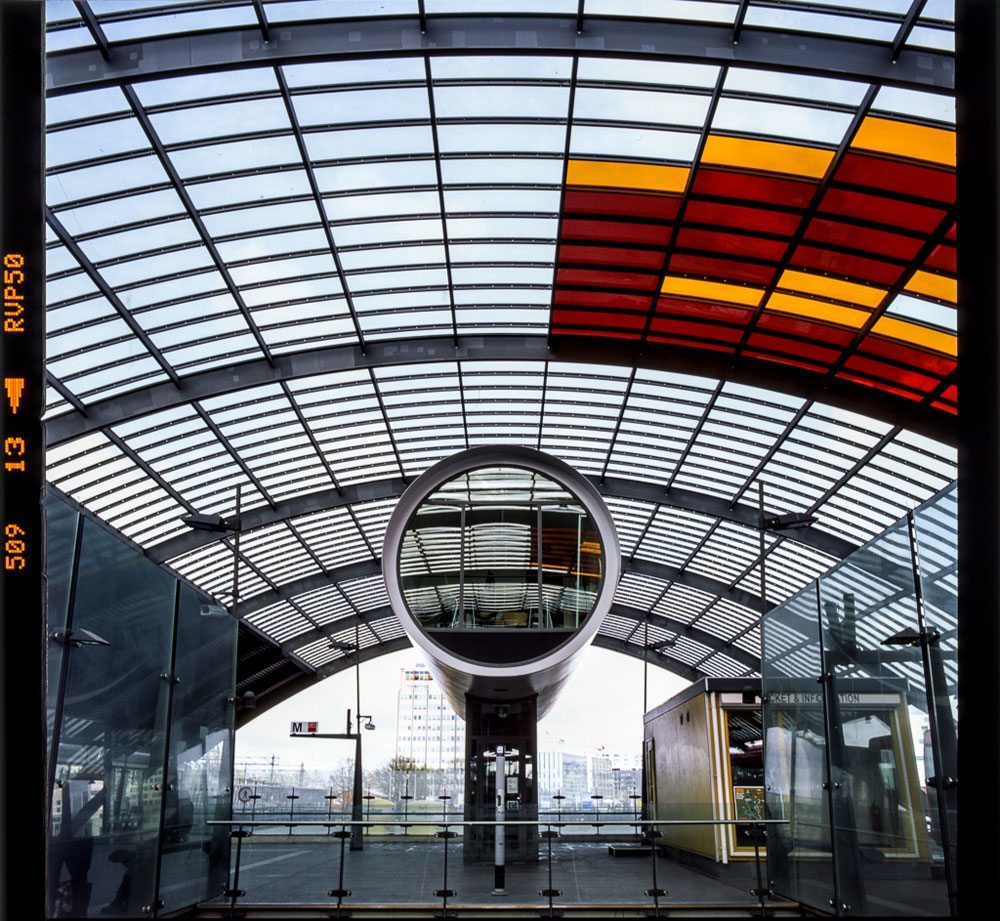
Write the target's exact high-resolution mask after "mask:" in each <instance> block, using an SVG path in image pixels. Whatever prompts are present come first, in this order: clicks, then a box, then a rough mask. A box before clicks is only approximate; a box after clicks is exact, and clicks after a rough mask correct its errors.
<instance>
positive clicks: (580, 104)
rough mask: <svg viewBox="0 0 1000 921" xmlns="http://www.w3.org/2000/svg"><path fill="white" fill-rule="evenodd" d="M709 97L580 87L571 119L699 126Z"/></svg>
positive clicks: (703, 118)
mask: <svg viewBox="0 0 1000 921" xmlns="http://www.w3.org/2000/svg"><path fill="white" fill-rule="evenodd" d="M710 101H711V100H710V97H709V96H708V95H707V94H706V95H699V96H695V95H691V94H687V93H665V92H656V91H651V90H650V91H646V90H627V89H602V88H596V87H587V86H581V87H580V88H579V89H577V91H576V96H575V98H574V102H573V118H574V120H576V121H581V120H584V119H599V120H602V121H610V122H636V123H638V124H645V123H647V122H652V123H654V124H660V125H685V126H689V127H692V128H700V127H701V126H702V125H704V124H705V116H706V114H707V113H708V106H709V102H710Z"/></svg>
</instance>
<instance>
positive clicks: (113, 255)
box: [78, 217, 201, 263]
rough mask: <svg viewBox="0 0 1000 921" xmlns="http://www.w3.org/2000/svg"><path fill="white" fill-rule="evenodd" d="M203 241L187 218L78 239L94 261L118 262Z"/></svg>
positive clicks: (81, 246)
mask: <svg viewBox="0 0 1000 921" xmlns="http://www.w3.org/2000/svg"><path fill="white" fill-rule="evenodd" d="M196 241H198V242H200V241H201V236H200V234H199V233H198V230H197V228H196V227H195V226H194V224H193V223H192V222H191V221H190V220H188V219H187V218H186V217H185V218H182V219H176V220H166V221H158V222H152V221H151V222H149V223H148V224H145V225H143V226H142V227H137V228H134V229H132V230H123V231H120V232H118V233H107V234H102V235H101V236H99V237H92V238H91V239H89V240H79V241H78V242H79V244H80V249H82V250H83V252H84V253H85V254H86V256H87V257H88V258H89V259H91V260H92V261H93V262H96V263H100V262H103V261H105V260H109V259H118V258H120V257H122V256H127V255H129V254H131V253H137V252H144V251H148V250H156V249H166V248H167V247H171V246H179V245H182V244H184V243H193V242H196Z"/></svg>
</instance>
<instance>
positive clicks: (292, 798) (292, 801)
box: [285, 787, 299, 835]
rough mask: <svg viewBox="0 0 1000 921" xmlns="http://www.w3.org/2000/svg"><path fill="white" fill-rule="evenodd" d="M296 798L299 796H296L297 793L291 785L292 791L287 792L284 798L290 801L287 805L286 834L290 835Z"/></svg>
mask: <svg viewBox="0 0 1000 921" xmlns="http://www.w3.org/2000/svg"><path fill="white" fill-rule="evenodd" d="M298 798H299V797H298V795H297V794H296V792H295V787H292V792H291V793H289V794H288V796H286V797H285V799H287V800H289V801H290V802H289V805H288V834H289V835H291V833H292V823H293V822H294V821H295V801H296V800H297V799H298Z"/></svg>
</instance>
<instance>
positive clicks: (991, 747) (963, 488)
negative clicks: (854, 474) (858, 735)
mask: <svg viewBox="0 0 1000 921" xmlns="http://www.w3.org/2000/svg"><path fill="white" fill-rule="evenodd" d="M955 12H956V22H955V25H956V30H955V31H956V42H957V44H956V67H955V76H956V90H957V104H958V111H957V115H958V235H959V238H958V286H959V288H958V291H959V313H958V353H959V368H960V376H961V379H960V384H961V387H960V396H959V414H958V421H959V465H958V470H959V475H958V479H959V489H958V577H959V583H958V584H959V588H958V674H959V679H958V681H959V684H958V707H959V731H958V765H959V767H958V775H959V776H958V788H957V790H958V800H959V813H958V851H959V859H958V906H959V914H960V915H968V916H970V917H972V916H973V915H975V914H976V913H977V910H978V906H981V905H987V904H993V903H995V900H996V887H997V882H998V880H1000V843H998V838H997V835H998V829H1000V793H998V791H1000V785H998V779H997V778H998V771H997V764H998V747H997V740H998V738H1000V552H998V549H1000V548H998V541H997V531H998V527H1000V488H998V480H1000V438H998V422H1000V414H998V404H1000V373H998V367H997V363H998V360H1000V324H998V317H997V311H998V309H1000V298H998V292H997V282H998V272H997V264H998V260H1000V247H998V237H997V190H998V183H997V104H998V94H997V78H998V76H1000V74H998V71H997V59H996V46H997V37H998V23H1000V16H998V11H997V5H996V3H995V2H994V0H958V2H957V3H956V9H955Z"/></svg>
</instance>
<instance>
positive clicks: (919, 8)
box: [890, 0, 927, 64]
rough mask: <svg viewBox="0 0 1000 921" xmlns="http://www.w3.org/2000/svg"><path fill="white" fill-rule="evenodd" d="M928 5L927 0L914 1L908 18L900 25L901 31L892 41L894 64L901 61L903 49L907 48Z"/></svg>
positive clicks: (908, 12)
mask: <svg viewBox="0 0 1000 921" xmlns="http://www.w3.org/2000/svg"><path fill="white" fill-rule="evenodd" d="M926 5H927V0H913V2H912V3H911V4H910V8H909V9H908V10H907V11H906V16H905V18H904V19H903V21H902V22H901V23H900V26H899V31H898V32H897V33H896V37H895V38H893V40H892V54H891V56H890V60H891V61H892V63H893V64H895V63H896V61H898V60H899V56H900V54H902V52H903V48H904V47H906V42H907V41H908V40H909V38H910V33H911V32H912V31H913V27H914V26H915V25H916V24H917V20H918V19H919V18H920V14H921V13H922V12H923V11H924V7H925V6H926Z"/></svg>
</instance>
